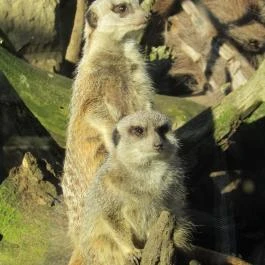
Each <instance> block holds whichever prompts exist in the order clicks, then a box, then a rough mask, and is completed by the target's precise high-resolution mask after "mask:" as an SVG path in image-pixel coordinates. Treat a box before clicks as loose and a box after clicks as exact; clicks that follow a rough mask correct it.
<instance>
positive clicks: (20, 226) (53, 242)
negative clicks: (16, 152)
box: [0, 153, 70, 265]
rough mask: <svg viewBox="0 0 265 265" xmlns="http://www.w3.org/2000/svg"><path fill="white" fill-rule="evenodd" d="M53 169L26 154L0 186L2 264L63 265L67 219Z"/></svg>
mask: <svg viewBox="0 0 265 265" xmlns="http://www.w3.org/2000/svg"><path fill="white" fill-rule="evenodd" d="M55 178H56V176H54V175H52V170H51V166H50V165H48V163H47V162H44V163H43V161H41V160H38V159H37V158H36V157H34V156H33V155H32V154H31V153H26V154H25V156H24V158H23V160H22V163H21V165H20V166H19V167H15V168H13V169H12V170H11V171H10V174H9V176H8V178H7V179H5V180H4V182H3V183H2V184H1V185H0V220H1V222H0V235H1V236H0V264H1V265H22V264H23V265H25V264H36V265H37V264H42V265H53V264H54V265H55V264H56V265H62V264H66V263H67V260H68V255H69V254H68V253H70V251H69V250H68V248H67V247H66V245H67V244H68V243H67V238H66V236H65V231H66V218H65V215H64V208H63V203H61V195H60V194H59V192H58V186H56V185H54V184H53V182H54V179H55Z"/></svg>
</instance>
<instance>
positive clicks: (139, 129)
mask: <svg viewBox="0 0 265 265" xmlns="http://www.w3.org/2000/svg"><path fill="white" fill-rule="evenodd" d="M130 133H131V134H133V135H136V136H138V137H140V136H142V135H143V134H144V128H143V127H140V126H133V127H131V128H130Z"/></svg>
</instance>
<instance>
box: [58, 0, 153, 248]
mask: <svg viewBox="0 0 265 265" xmlns="http://www.w3.org/2000/svg"><path fill="white" fill-rule="evenodd" d="M147 20H148V15H147V14H146V12H144V11H143V9H142V8H141V7H140V5H139V2H138V0H96V1H95V2H93V3H92V4H91V6H90V7H89V9H88V12H87V14H86V25H85V34H84V36H85V45H84V49H83V55H82V58H81V61H80V63H79V65H78V67H77V75H76V77H75V81H74V84H73V93H72V99H71V105H70V120H69V125H68V130H67V143H66V157H65V163H64V177H63V182H62V187H63V192H64V198H65V203H66V206H67V211H68V218H69V234H70V236H71V238H72V241H73V243H74V244H75V242H76V241H78V238H79V227H80V218H81V215H82V212H83V206H84V201H83V200H84V192H85V191H86V189H87V188H88V186H89V183H90V181H91V179H93V177H94V176H95V173H96V170H97V169H98V168H99V166H100V165H101V163H102V162H103V160H104V159H105V156H106V154H107V152H108V151H109V150H110V148H111V145H112V140H111V135H112V130H113V127H114V125H115V124H116V122H117V121H118V120H119V119H121V118H122V117H123V116H125V115H128V114H130V113H134V112H136V111H138V110H149V109H151V105H152V104H151V101H152V97H153V89H152V84H151V80H150V78H149V76H148V74H147V71H146V68H145V63H144V60H143V57H142V55H141V54H140V52H139V51H138V45H137V38H138V36H139V34H140V33H141V32H142V31H143V30H144V28H145V26H146V24H147Z"/></svg>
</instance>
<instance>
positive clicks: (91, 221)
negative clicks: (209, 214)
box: [79, 111, 191, 265]
mask: <svg viewBox="0 0 265 265" xmlns="http://www.w3.org/2000/svg"><path fill="white" fill-rule="evenodd" d="M177 150H178V141H177V139H176V138H175V136H174V134H173V131H172V129H171V124H170V122H169V120H168V118H167V117H166V116H165V115H163V114H161V113H159V112H156V111H139V112H136V113H134V114H131V115H129V116H126V117H124V118H123V119H121V120H120V121H119V122H118V124H117V126H116V128H115V129H114V132H113V148H112V150H111V152H110V154H109V157H108V159H107V160H106V162H105V163H104V164H103V165H102V167H101V168H100V169H99V171H98V174H97V176H96V178H94V179H93V180H92V182H91V185H90V186H89V188H88V190H87V197H86V201H85V215H84V217H83V218H84V219H83V221H82V227H81V230H80V231H81V234H82V237H81V241H80V246H79V249H80V250H81V251H80V256H81V257H83V260H84V261H83V263H82V264H84V265H94V264H95V265H105V264H112V265H125V264H126V265H127V264H128V265H129V264H131V265H133V264H139V259H140V256H141V250H142V249H143V247H144V245H145V243H146V241H147V239H148V235H149V232H150V229H151V227H152V226H153V225H154V224H155V222H156V221H157V219H158V217H159V215H160V213H161V211H163V210H167V211H169V212H171V213H173V214H174V215H175V216H176V218H177V220H178V227H177V230H176V231H177V232H176V233H175V239H176V240H175V241H176V242H175V243H176V245H177V246H178V247H180V248H184V249H185V248H188V246H189V236H190V232H191V223H190V222H189V221H188V219H187V217H186V215H185V205H186V198H185V197H186V191H185V186H184V177H183V172H182V168H181V163H180V161H179V159H178V155H177ZM82 250H83V251H82Z"/></svg>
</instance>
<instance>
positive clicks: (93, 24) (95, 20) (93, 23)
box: [86, 10, 98, 28]
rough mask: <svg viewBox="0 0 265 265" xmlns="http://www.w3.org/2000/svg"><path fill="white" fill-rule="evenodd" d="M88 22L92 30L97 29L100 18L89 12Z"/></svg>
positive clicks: (87, 14)
mask: <svg viewBox="0 0 265 265" xmlns="http://www.w3.org/2000/svg"><path fill="white" fill-rule="evenodd" d="M86 20H87V23H88V24H89V26H90V27H91V28H96V27H97V24H98V17H97V15H96V13H95V12H93V11H92V10H88V12H87V13H86Z"/></svg>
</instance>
